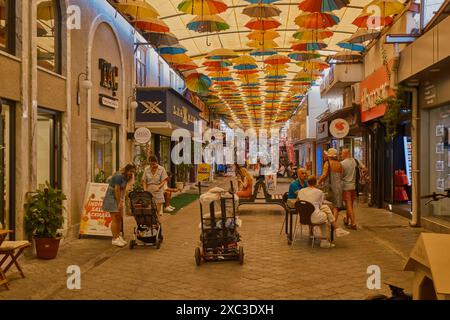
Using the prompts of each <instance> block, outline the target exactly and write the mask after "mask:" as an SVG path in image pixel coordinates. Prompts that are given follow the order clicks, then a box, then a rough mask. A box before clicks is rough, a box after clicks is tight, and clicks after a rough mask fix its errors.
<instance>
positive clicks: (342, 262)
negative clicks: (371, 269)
mask: <svg viewBox="0 0 450 320" xmlns="http://www.w3.org/2000/svg"><path fill="white" fill-rule="evenodd" d="M216 181H217V182H219V183H218V185H219V186H222V187H226V186H227V185H229V182H228V178H226V179H225V178H221V179H219V180H216ZM286 189H287V184H279V186H278V190H279V191H283V190H286ZM357 214H358V218H359V221H360V222H359V224H360V226H361V228H360V230H358V231H352V232H351V234H350V235H349V236H347V237H342V238H338V239H337V240H336V241H335V243H336V247H335V248H333V249H322V248H320V247H319V246H315V247H314V248H311V245H310V242H309V241H307V240H306V238H303V239H301V240H297V241H296V242H295V244H294V245H293V246H289V245H288V243H287V239H286V235H285V234H284V232H283V233H282V234H281V235H280V229H281V225H282V223H283V219H284V213H283V212H282V210H280V209H279V208H277V207H276V206H274V207H272V208H270V207H268V206H261V205H257V206H255V205H248V206H245V207H244V206H242V207H241V210H240V211H239V216H240V218H241V219H242V221H243V224H242V227H241V228H240V232H241V235H242V242H241V244H242V245H243V246H244V250H245V261H244V264H243V265H239V263H238V262H236V261H224V262H210V263H206V264H205V263H203V264H202V265H201V266H199V267H198V266H196V264H195V260H194V249H195V247H196V246H197V245H198V240H199V235H200V230H199V228H198V223H199V219H200V213H199V202H198V201H195V202H193V203H192V204H190V205H188V206H187V207H185V208H183V209H182V210H180V211H179V212H178V213H177V214H176V215H173V216H172V215H166V216H164V217H163V218H162V223H163V227H164V237H165V238H164V242H163V244H162V246H161V249H160V250H156V249H155V248H153V247H138V248H135V249H134V250H130V249H129V248H128V247H124V248H122V249H119V248H116V247H112V246H111V241H110V240H109V239H81V240H73V241H71V242H69V243H66V244H64V246H63V247H62V248H61V250H60V252H59V254H58V257H57V259H55V260H51V261H42V260H38V259H36V258H34V257H32V258H24V259H23V260H22V263H23V267H24V272H25V274H26V278H25V279H21V278H20V276H19V274H18V273H17V274H12V273H11V276H10V277H9V279H10V287H11V290H10V291H6V290H4V289H0V299H1V300H3V299H86V300H98V299H122V300H123V299H219V300H223V299H258V300H259V299H365V298H366V297H367V296H368V295H372V294H375V293H376V294H378V293H383V294H389V289H388V288H387V286H386V285H385V284H384V283H392V284H395V285H397V286H400V287H403V288H405V289H406V291H408V292H410V291H411V285H412V282H411V281H412V274H411V273H410V272H404V271H402V268H403V266H404V263H405V262H406V259H407V257H408V255H409V253H410V251H411V249H412V248H413V246H414V243H415V241H416V240H417V238H418V236H419V234H420V232H423V231H425V230H423V229H421V228H411V227H409V226H408V220H407V219H405V218H402V217H400V216H398V215H396V214H392V213H389V212H387V211H385V210H380V209H372V208H368V207H367V206H365V205H360V206H359V207H358V209H357ZM125 219H126V220H125V225H126V234H125V238H127V239H129V236H130V234H131V228H132V227H133V225H134V219H133V217H126V218H125ZM341 220H342V219H341ZM69 265H78V266H79V267H80V268H81V272H82V273H81V289H80V290H69V289H67V286H66V281H67V277H68V275H67V274H66V269H67V267H68V266H69ZM370 265H378V266H379V267H380V269H381V277H382V288H381V290H369V289H367V285H366V281H367V278H368V277H369V275H368V274H367V273H366V272H367V267H368V266H370Z"/></svg>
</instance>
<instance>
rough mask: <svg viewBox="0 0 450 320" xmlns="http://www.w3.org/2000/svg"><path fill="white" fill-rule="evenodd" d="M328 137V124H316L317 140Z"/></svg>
mask: <svg viewBox="0 0 450 320" xmlns="http://www.w3.org/2000/svg"><path fill="white" fill-rule="evenodd" d="M327 137H328V122H326V121H325V122H318V123H317V132H316V138H317V139H324V138H327Z"/></svg>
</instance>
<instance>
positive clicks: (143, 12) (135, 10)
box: [49, 0, 159, 19]
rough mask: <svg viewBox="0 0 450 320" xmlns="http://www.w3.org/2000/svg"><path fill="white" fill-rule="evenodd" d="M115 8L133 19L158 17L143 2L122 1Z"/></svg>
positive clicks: (147, 4)
mask: <svg viewBox="0 0 450 320" xmlns="http://www.w3.org/2000/svg"><path fill="white" fill-rule="evenodd" d="M49 2H50V1H49ZM116 8H117V9H118V10H119V11H120V12H122V14H125V15H129V16H131V17H132V18H133V19H144V18H157V17H158V16H159V13H158V11H156V9H155V8H153V7H152V6H151V5H150V4H149V3H148V2H146V1H143V0H123V1H122V2H120V3H118V4H116Z"/></svg>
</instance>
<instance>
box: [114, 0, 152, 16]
mask: <svg viewBox="0 0 450 320" xmlns="http://www.w3.org/2000/svg"><path fill="white" fill-rule="evenodd" d="M116 8H117V10H119V11H120V12H121V13H122V14H125V15H129V16H131V17H132V18H133V19H134V20H138V19H146V18H157V17H158V16H159V13H158V11H156V9H155V8H153V7H152V6H151V5H150V4H149V3H148V2H146V1H143V0H124V1H122V2H120V3H118V4H116Z"/></svg>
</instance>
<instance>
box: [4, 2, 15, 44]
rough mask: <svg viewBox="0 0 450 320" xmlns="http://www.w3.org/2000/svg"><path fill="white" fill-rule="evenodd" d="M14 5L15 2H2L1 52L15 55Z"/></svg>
mask: <svg viewBox="0 0 450 320" xmlns="http://www.w3.org/2000/svg"><path fill="white" fill-rule="evenodd" d="M14 4H15V2H14V1H13V0H0V50H2V51H6V52H9V53H14V52H13V51H14V49H13V48H14V34H15V30H14V17H15V14H14V10H15V8H14Z"/></svg>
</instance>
